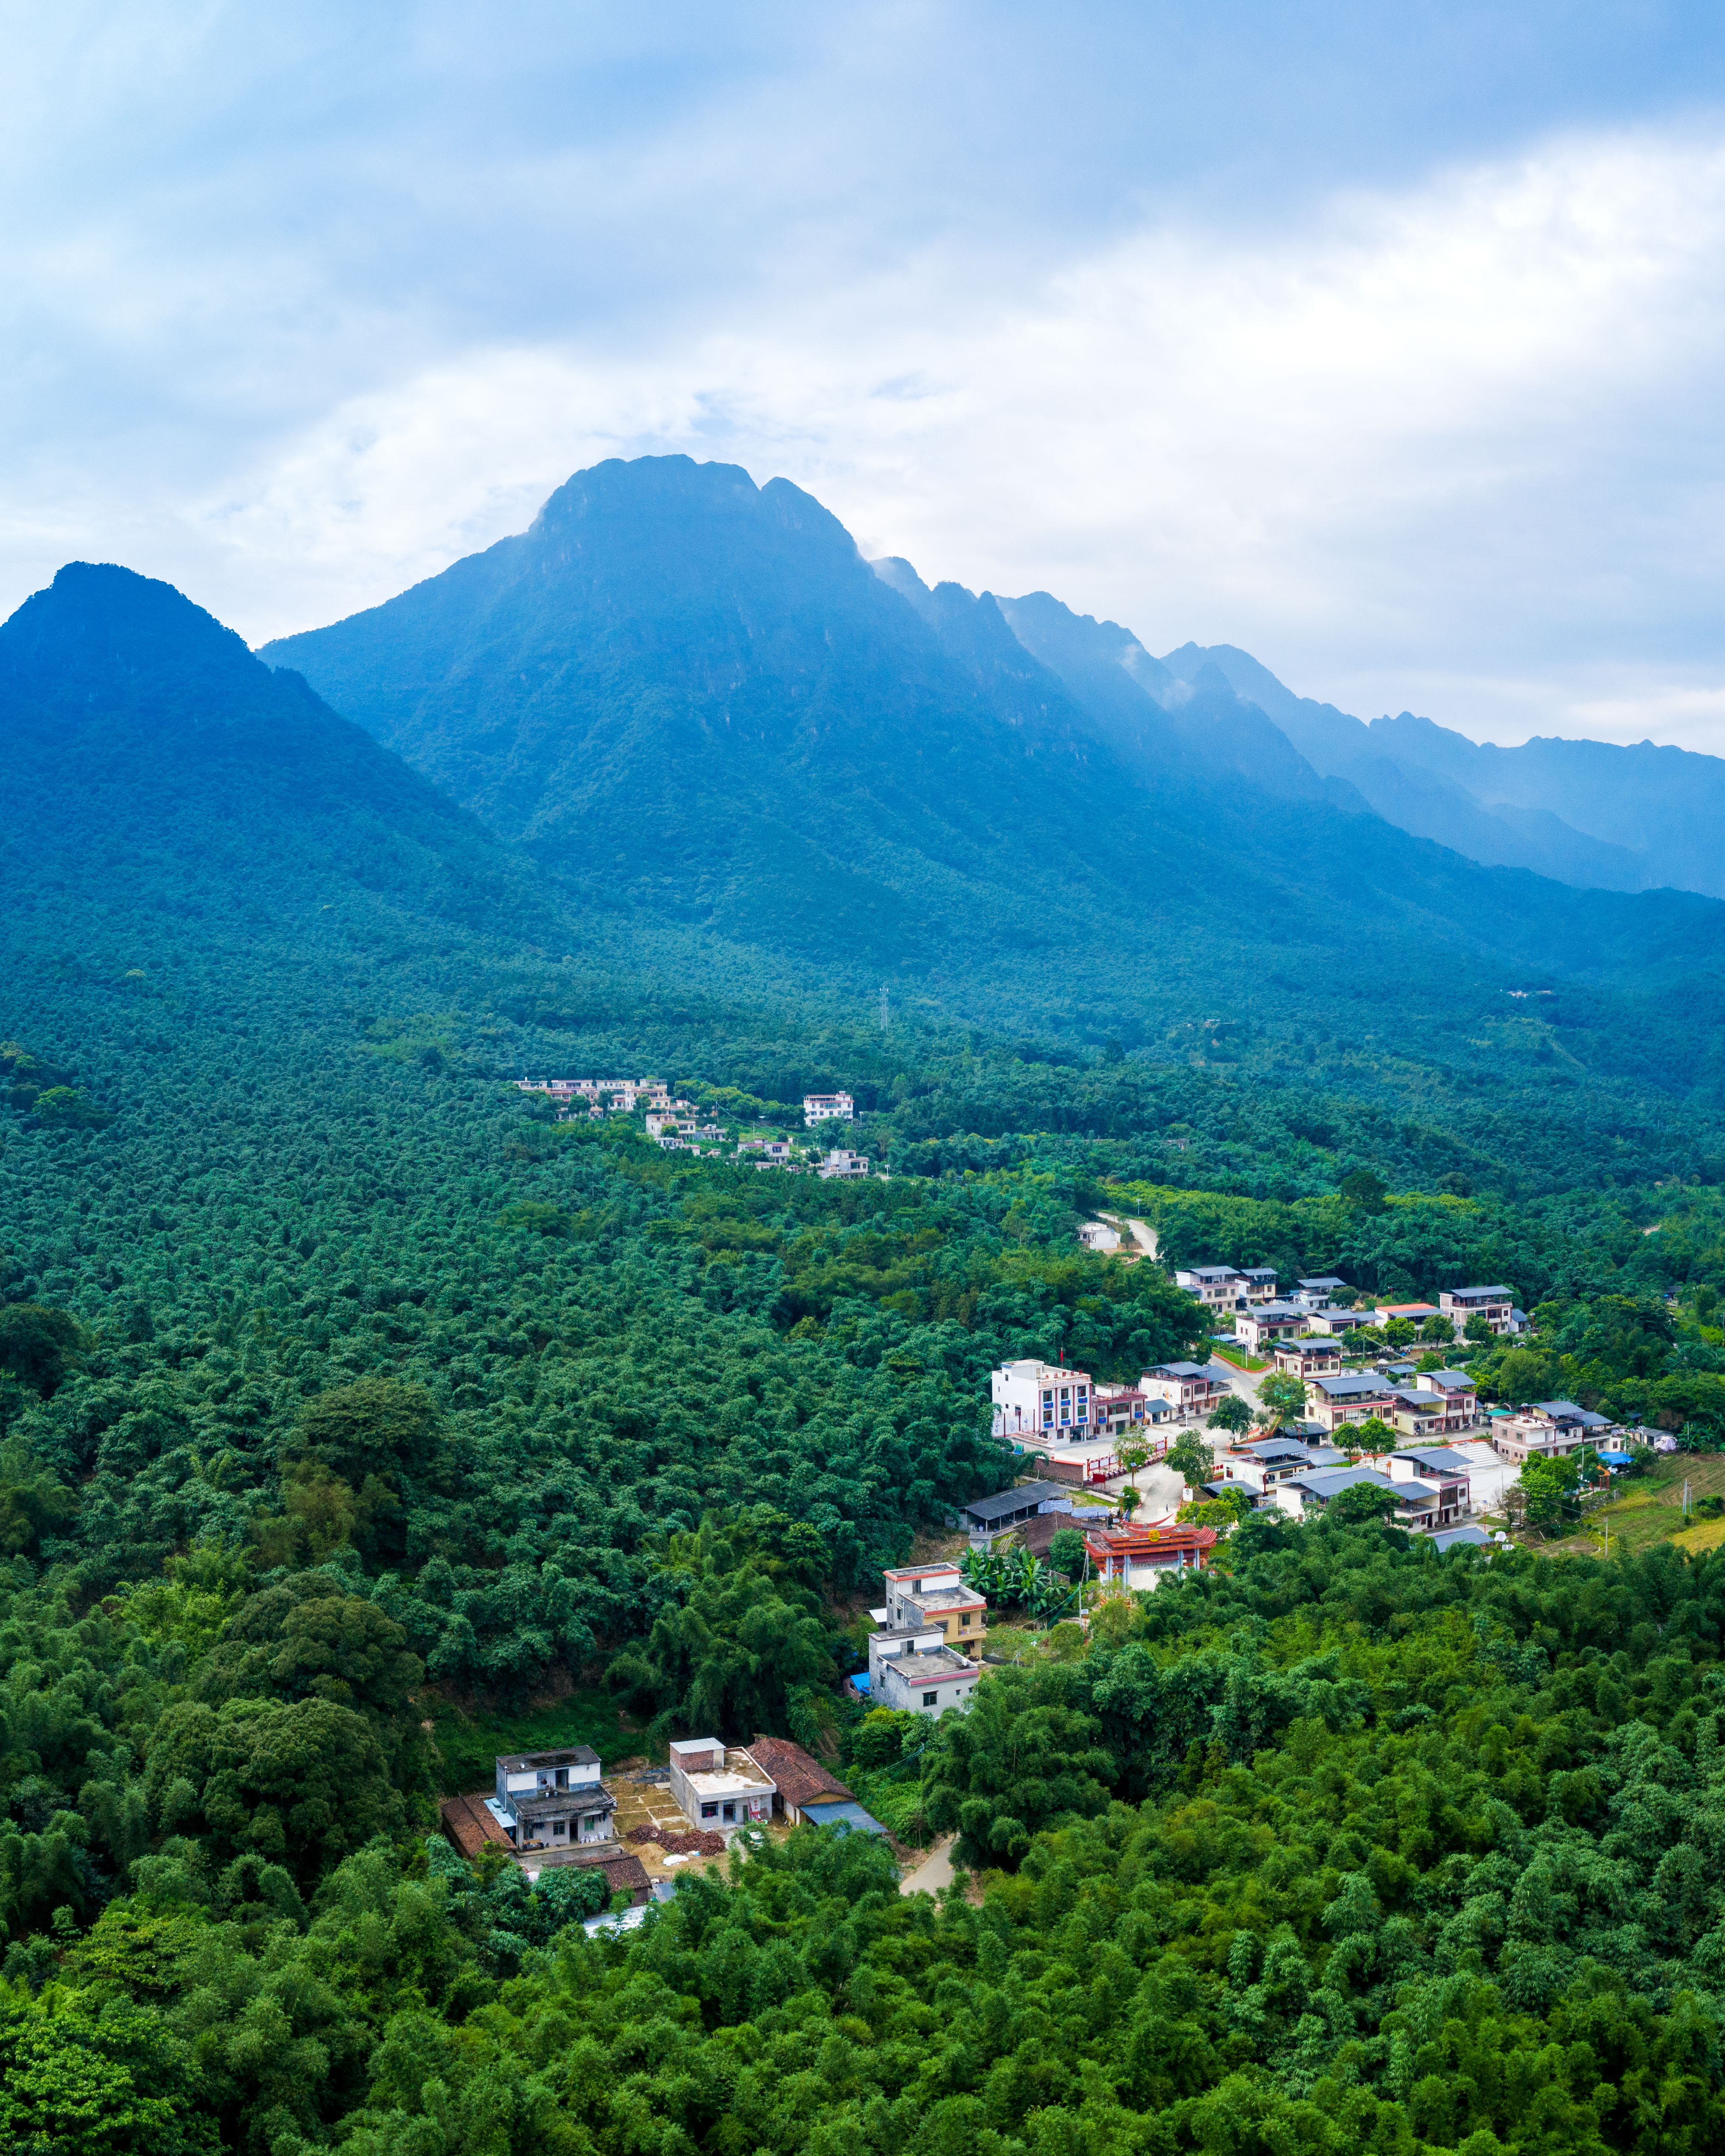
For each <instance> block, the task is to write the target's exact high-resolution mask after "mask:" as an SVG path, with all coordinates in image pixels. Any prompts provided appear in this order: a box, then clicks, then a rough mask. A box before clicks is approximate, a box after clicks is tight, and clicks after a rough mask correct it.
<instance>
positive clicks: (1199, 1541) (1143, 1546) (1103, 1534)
mask: <svg viewBox="0 0 1725 2156" xmlns="http://www.w3.org/2000/svg"><path fill="white" fill-rule="evenodd" d="M1084 1546H1085V1548H1086V1549H1087V1550H1088V1551H1089V1552H1090V1568H1091V1577H1092V1578H1096V1579H1100V1580H1104V1581H1112V1582H1113V1583H1114V1584H1117V1585H1118V1586H1121V1587H1154V1586H1156V1585H1158V1583H1159V1582H1160V1581H1162V1580H1163V1579H1164V1578H1166V1577H1167V1576H1168V1573H1172V1572H1202V1571H1203V1569H1204V1566H1205V1565H1206V1564H1207V1563H1209V1553H1210V1552H1211V1551H1212V1550H1213V1549H1214V1548H1215V1546H1216V1531H1215V1529H1214V1527H1091V1528H1088V1529H1086V1532H1085V1537H1084Z"/></svg>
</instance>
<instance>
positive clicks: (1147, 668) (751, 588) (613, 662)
mask: <svg viewBox="0 0 1725 2156" xmlns="http://www.w3.org/2000/svg"><path fill="white" fill-rule="evenodd" d="M263 655H264V656H265V657H266V658H267V659H269V660H271V661H272V662H275V663H282V664H285V665H290V666H293V667H295V668H297V669H299V670H300V671H302V672H303V673H304V674H305V676H306V677H307V679H308V680H311V682H312V683H313V685H315V686H316V689H317V690H318V692H319V694H320V695H321V696H324V697H325V698H326V700H327V701H329V702H330V704H331V706H333V707H334V708H335V709H336V710H338V711H342V712H343V713H345V714H346V715H347V716H349V717H352V718H353V719H355V720H357V721H358V722H359V723H361V724H362V725H363V726H366V727H367V729H368V730H369V731H371V732H372V733H373V734H374V735H375V736H377V738H378V739H379V740H380V741H382V742H387V743H388V744H389V745H390V746H391V747H393V748H395V749H397V750H398V752H400V753H401V754H402V755H403V756H404V757H406V758H407V759H408V762H411V763H413V765H414V766H415V767H417V768H418V769H419V770H421V771H423V772H424V773H425V774H426V775H427V776H428V777H429V778H431V779H432V780H433V781H434V783H437V784H439V786H442V787H444V788H446V789H447V790H448V791H449V793H452V794H453V795H454V798H456V799H458V800H459V801H460V802H461V803H463V804H464V805H465V806H467V807H470V808H472V809H473V810H474V811H475V813H476V814H478V815H479V816H480V817H481V818H482V819H485V822H486V823H487V824H490V826H491V827H492V828H493V829H495V830H496V831H497V832H498V833H499V834H501V836H503V837H504V838H505V839H511V840H514V841H516V842H518V843H519V844H522V845H524V846H526V848H528V849H529V850H531V852H532V853H533V855H535V856H536V858H537V859H538V860H540V862H541V863H542V865H544V866H545V867H546V868H547V870H549V871H550V872H552V874H553V875H556V876H557V878H558V879H560V880H562V882H563V883H564V884H565V885H566V886H567V887H568V888H570V889H572V891H574V892H576V893H577V894H578V896H579V897H580V899H581V901H582V902H583V903H585V904H587V905H589V906H593V907H597V908H602V909H605V910H608V911H610V912H611V913H613V914H614V916H618V917H619V918H621V919H625V920H626V919H633V920H635V921H640V922H643V923H644V922H647V921H661V922H672V923H676V924H680V925H681V926H682V927H687V928H689V929H691V930H693V931H696V932H699V933H701V934H702V935H706V936H711V937H715V938H716V939H718V945H720V946H723V947H730V948H732V949H739V948H742V947H747V949H749V950H751V951H752V952H758V953H761V954H763V955H765V956H766V957H770V960H771V962H772V963H773V965H776V966H778V967H781V968H784V967H789V968H793V969H798V968H800V969H806V968H809V967H811V966H812V967H814V968H819V969H820V972H821V974H822V977H823V978H829V979H830V980H832V981H834V983H836V982H837V981H838V980H839V979H840V978H843V979H845V980H846V981H849V982H850V983H853V988H852V990H851V991H850V992H855V989H856V988H860V987H861V986H862V985H863V984H864V983H866V982H867V981H869V980H870V979H871V978H872V979H878V978H881V977H883V976H886V975H888V974H891V975H893V976H895V977H897V978H901V979H908V980H911V981H915V982H916V983H919V984H920V986H919V991H918V992H919V993H922V994H923V995H924V996H926V997H927V998H928V999H929V1002H930V1004H931V1006H932V1007H938V1008H940V1009H943V1010H945V1011H947V1013H949V1014H952V1015H954V1016H960V1015H968V1016H970V1017H972V1018H973V1019H988V1020H989V1021H990V1022H993V1021H994V1020H995V1019H998V1014H999V1012H1000V1011H1001V1010H1002V1009H1011V1010H1012V1012H1013V1013H1014V1019H1015V1022H1016V1023H1018V1024H1020V1025H1024V1026H1030V1025H1034V1024H1051V1025H1054V1026H1056V1027H1059V1028H1060V1029H1076V1030H1077V1031H1078V1032H1079V1033H1080V1034H1081V1036H1083V1037H1086V1038H1097V1039H1100V1038H1101V1037H1103V1036H1119V1037H1121V1038H1122V1039H1125V1040H1126V1041H1127V1042H1128V1043H1130V1042H1131V1041H1132V1040H1134V1039H1146V1038H1153V1037H1160V1029H1162V1028H1163V1027H1164V1026H1166V1025H1168V1024H1172V1023H1174V1022H1176V1021H1178V1022H1190V1020H1191V1017H1192V1014H1193V1012H1194V1009H1198V1010H1205V1009H1209V1010H1214V1009H1216V1008H1218V1007H1219V1006H1220V1007H1223V1008H1225V1007H1226V1005H1227V1003H1228V1001H1229V1000H1230V997H1232V996H1234V995H1235V994H1236V993H1240V990H1239V989H1238V988H1237V987H1235V986H1234V985H1231V984H1236V983H1245V982H1246V981H1247V980H1248V979H1249V980H1250V1002H1251V1004H1252V1005H1253V1007H1255V1008H1256V1009H1260V1010H1263V1011H1266V1012H1269V1011H1281V1012H1284V1013H1286V1014H1294V1013H1296V1012H1299V1013H1307V1014H1312V1015H1313V1016H1314V1017H1316V1016H1317V1014H1319V1013H1320V1012H1327V1011H1330V1010H1332V1009H1333V1006H1334V1005H1335V1004H1336V1002H1337V1000H1338V999H1345V1000H1347V1001H1349V1002H1353V1001H1361V1002H1363V1003H1365V1004H1368V1005H1372V1006H1373V1007H1376V1008H1380V1009H1383V1010H1384V1012H1385V1013H1386V1014H1388V1013H1390V1012H1393V1011H1395V1010H1398V1009H1399V1010H1400V1011H1401V1012H1403V1013H1404V1014H1411V1013H1412V1012H1414V1010H1416V1009H1417V1010H1419V1011H1420V1012H1423V1013H1425V1014H1426V1015H1427V1019H1429V1022H1430V1023H1431V1024H1435V1025H1441V1026H1452V1025H1454V1024H1457V1023H1459V1022H1460V1014H1461V1012H1462V1011H1463V1010H1464V1009H1466V1008H1478V1009H1486V1008H1488V1007H1490V1008H1493V1009H1501V1008H1502V1004H1501V1000H1500V999H1501V998H1502V995H1503V993H1504V989H1505V987H1506V986H1507V985H1510V984H1516V985H1520V984H1522V983H1523V982H1524V981H1525V980H1526V979H1527V978H1535V977H1538V978H1539V979H1542V980H1543V979H1545V978H1547V977H1551V978H1556V977H1558V976H1560V975H1561V976H1563V977H1566V978H1570V979H1572V980H1574V979H1580V978H1586V979H1588V980H1589V981H1591V982H1594V983H1596V984H1598V985H1599V987H1600V988H1604V985H1605V984H1606V983H1615V988H1613V990H1612V993H1618V992H1622V993H1627V994H1629V995H1630V996H1631V997H1632V998H1639V997H1640V996H1643V995H1645V994H1648V993H1656V992H1658V990H1659V986H1660V984H1661V983H1666V982H1670V981H1672V980H1674V979H1676V978H1684V979H1685V980H1686V982H1694V981H1695V980H1697V978H1701V977H1702V975H1703V974H1705V973H1708V972H1709V969H1711V968H1714V967H1715V966H1716V965H1717V961H1718V959H1719V957H1720V954H1721V947H1722V937H1721V931H1722V929H1725V913H1722V912H1721V911H1720V910H1719V909H1718V908H1717V906H1710V905H1708V904H1707V903H1706V902H1705V901H1701V900H1697V899H1689V898H1685V897H1682V896H1679V895H1676V894H1666V895H1664V896H1660V897H1649V898H1631V897H1623V896H1615V895H1613V894H1610V893H1607V892H1599V891H1571V890H1566V889H1565V888H1564V887H1563V885H1559V884H1558V883H1555V882H1553V881H1549V880H1539V879H1538V878H1536V877H1532V876H1527V875H1508V874H1507V873H1506V872H1504V871H1502V870H1489V869H1483V868H1481V867H1478V866H1476V865H1474V864H1473V863H1472V862H1471V861H1469V860H1466V859H1464V858H1463V857H1461V855H1458V854H1456V853H1454V852H1450V851H1445V850H1443V849H1441V848H1440V847H1437V846H1435V845H1431V844H1427V843H1425V841H1423V840H1421V839H1417V838H1414V837H1411V836H1409V834H1407V833H1405V832H1404V831H1403V830H1401V829H1398V828H1396V827H1395V826H1394V825H1393V824H1390V823H1389V821H1387V820H1386V819H1384V818H1383V817H1382V816H1380V815H1379V814H1377V813H1376V811H1375V810H1374V809H1373V807H1372V805H1371V804H1370V803H1369V802H1368V799H1367V798H1365V796H1364V794H1363V792H1362V791H1361V790H1360V789H1358V788H1357V787H1356V786H1354V785H1353V784H1352V783H1349V782H1348V780H1347V779H1346V778H1341V777H1338V776H1337V775H1336V774H1334V773H1327V772H1325V771H1322V770H1321V769H1319V768H1317V767H1316V766H1315V765H1314V763H1313V762H1312V761H1311V760H1310V759H1309V758H1308V757H1307V756H1305V755H1304V754H1303V753H1302V752H1301V750H1300V748H1299V747H1298V746H1297V745H1296V744H1295V743H1294V742H1291V740H1290V738H1289V737H1288V734H1287V732H1286V731H1285V729H1284V728H1283V727H1282V726H1281V725H1280V724H1279V723H1277V722H1276V721H1274V720H1273V718H1272V717H1271V716H1266V713H1265V712H1264V711H1262V710H1261V709H1260V707H1259V706H1258V705H1257V703H1256V702H1255V701H1253V700H1251V699H1250V698H1248V697H1245V696H1241V695H1240V693H1238V691H1237V690H1236V688H1235V685H1234V684H1233V683H1232V682H1231V681H1230V679H1229V677H1228V675H1227V673H1226V671H1225V670H1224V669H1223V668H1222V667H1221V666H1220V665H1217V664H1213V663H1209V662H1206V663H1204V664H1203V665H1197V666H1195V667H1194V668H1193V669H1192V671H1191V678H1189V679H1186V678H1183V677H1182V676H1181V675H1178V674H1177V673H1176V672H1175V671H1174V670H1173V669H1172V668H1168V667H1165V666H1163V665H1162V664H1161V663H1160V662H1158V661H1157V660H1154V659H1153V658H1152V657H1151V656H1150V654H1148V653H1147V652H1144V651H1143V650H1142V646H1141V645H1139V644H1137V639H1133V638H1132V637H1131V636H1130V634H1128V633H1127V631H1125V630H1123V629H1120V628H1119V627H1118V626H1117V624H1097V623H1096V622H1093V621H1091V620H1089V619H1086V618H1083V617H1079V616H1076V615H1074V614H1072V613H1070V610H1069V609H1067V608H1064V607H1062V606H1060V603H1058V602H1057V601H1055V600H1054V599H1052V598H1049V597H1048V596H1047V595H1046V594H1033V595H1031V596H1030V597H1029V598H1024V599H999V598H996V597H995V596H994V595H993V594H991V593H981V594H974V593H970V592H968V591H966V590H964V589H963V588H962V587H960V586H958V585H957V584H950V583H943V584H939V585H937V586H935V587H933V588H930V587H928V586H927V585H926V584H924V583H922V579H921V578H920V577H917V576H916V572H915V571H914V570H913V569H912V568H911V567H910V565H909V564H908V563H906V562H898V561H888V562H880V563H875V564H873V565H870V564H869V563H868V562H865V561H864V559H863V558H862V557H861V556H860V553H859V552H858V551H857V548H856V547H855V543H854V542H853V541H852V540H851V538H850V535H849V534H848V533H847V532H846V531H845V529H844V527H843V526H841V525H840V524H839V522H838V521H837V519H835V518H834V517H833V516H831V515H830V514H829V512H828V511H826V510H825V509H824V508H823V507H822V506H821V505H820V504H819V502H817V501H815V500H813V499H812V498H811V497H810V496H809V495H806V494H804V493H803V492H802V491H801V490H800V489H798V488H797V487H795V486H793V485H790V484H789V483H788V481H785V480H772V481H770V482H768V484H767V485H765V486H762V487H757V486H756V485H755V483H754V481H753V480H752V479H751V478H750V477H749V475H747V473H746V472H744V471H742V470H740V469H738V468H737V467H734V466H726V465H697V464H696V463H694V462H693V461H692V460H691V459H688V458H685V457H665V458H644V459H638V460H636V461H634V462H631V463H624V462H622V461H620V460H612V461H610V462H608V463H606V464H603V465H598V466H595V467H594V468H593V469H592V470H588V471H585V472H581V473H578V474H577V475H575V476H574V477H573V478H572V480H570V481H569V482H568V483H567V485H564V486H562V487H560V488H559V489H558V490H557V491H556V493H554V494H553V495H552V496H551V497H550V499H549V500H547V503H546V505H545V506H544V509H543V510H542V512H541V514H540V515H539V516H538V517H536V519H535V521H534V522H533V524H532V526H531V527H530V529H529V530H528V531H525V532H523V533H521V534H520V535H518V536H516V537H513V538H510V539H506V540H504V541H501V542H499V543H498V544H497V545H496V546H494V547H490V548H489V549H487V550H486V552H485V553H483V554H481V555H477V556H474V557H470V558H469V559H467V560H465V561H463V562H457V563H456V564H454V566H453V567H451V568H449V569H448V570H446V571H444V572H443V573H442V574H441V575H440V576H438V577H432V578H429V579H428V580H427V581H426V582H425V583H422V584H419V585H417V586H415V587H414V588H413V589H412V590H410V591H408V592H405V593H402V594H401V595H400V596H399V597H398V598H394V599H392V600H389V601H388V602H386V603H384V604H382V606H378V607H375V608H371V609H369V610H368V611H367V612H366V613H361V614H357V615H355V616H352V618H350V619H347V620H346V621H342V622H338V623H335V624H331V626H329V627H327V628H326V629H316V630H311V631H307V632H305V634H300V635H296V636H293V637H288V638H284V639H280V641H278V642H276V643H275V644H270V645H269V646H267V647H266V648H265V650H264V654H263ZM1344 954H1345V963H1343V964H1341V965H1338V963H1337V960H1338V957H1343V956H1344ZM1624 1023H1625V1017H1624V1015H1623V1014H1621V1013H1620V1014H1618V1015H1617V1016H1615V1017H1614V1018H1613V1019H1611V1020H1610V1021H1609V1025H1607V1026H1606V1027H1604V1029H1603V1030H1604V1031H1605V1032H1609V1031H1610V1030H1611V1029H1617V1028H1620V1027H1621V1026H1622V1024H1624ZM1145 1029H1150V1031H1149V1033H1147V1032H1146V1030H1145Z"/></svg>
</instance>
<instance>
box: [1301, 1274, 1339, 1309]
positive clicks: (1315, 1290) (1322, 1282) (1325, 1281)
mask: <svg viewBox="0 0 1725 2156" xmlns="http://www.w3.org/2000/svg"><path fill="white" fill-rule="evenodd" d="M1346 1286H1348V1282H1347V1281H1345V1280H1343V1279H1341V1278H1339V1277H1338V1276H1337V1275H1336V1274H1335V1273H1314V1274H1313V1275H1312V1277H1311V1279H1309V1280H1297V1281H1295V1282H1294V1292H1293V1294H1292V1295H1291V1296H1289V1298H1288V1300H1289V1301H1291V1302H1301V1303H1304V1304H1305V1306H1306V1307H1307V1309H1308V1310H1322V1308H1323V1306H1325V1304H1326V1303H1327V1302H1328V1301H1329V1299H1330V1297H1331V1296H1332V1295H1333V1294H1334V1293H1335V1292H1336V1290H1337V1288H1338V1287H1346Z"/></svg>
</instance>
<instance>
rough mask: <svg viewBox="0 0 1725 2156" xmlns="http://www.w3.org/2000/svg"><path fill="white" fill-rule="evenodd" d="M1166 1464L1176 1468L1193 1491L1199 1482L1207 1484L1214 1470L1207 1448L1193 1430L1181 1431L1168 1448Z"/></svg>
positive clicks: (1212, 1456) (1213, 1462)
mask: <svg viewBox="0 0 1725 2156" xmlns="http://www.w3.org/2000/svg"><path fill="white" fill-rule="evenodd" d="M1168 1466H1170V1467H1174V1468H1178V1470H1179V1471H1180V1473H1181V1475H1182V1476H1184V1478H1185V1480H1186V1481H1188V1482H1189V1483H1190V1484H1191V1485H1192V1486H1193V1487H1194V1489H1196V1488H1197V1486H1198V1485H1199V1483H1200V1482H1208V1481H1209V1479H1210V1476H1211V1474H1212V1473H1213V1472H1214V1468H1215V1460H1214V1455H1212V1453H1211V1451H1210V1449H1209V1446H1208V1445H1206V1444H1205V1443H1204V1440H1203V1439H1202V1438H1201V1437H1200V1436H1199V1435H1198V1433H1197V1431H1196V1430H1182V1431H1181V1433H1180V1435H1178V1437H1177V1438H1176V1439H1175V1440H1174V1441H1173V1444H1172V1445H1170V1446H1169V1447H1168Z"/></svg>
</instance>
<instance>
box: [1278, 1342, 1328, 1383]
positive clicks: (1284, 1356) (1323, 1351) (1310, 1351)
mask: <svg viewBox="0 0 1725 2156" xmlns="http://www.w3.org/2000/svg"><path fill="white" fill-rule="evenodd" d="M1271 1359H1272V1360H1273V1361H1274V1363H1275V1364H1276V1368H1277V1369H1278V1370H1280V1371H1281V1373H1282V1375H1283V1376H1284V1377H1288V1378H1315V1377H1330V1376H1332V1375H1333V1374H1334V1373H1336V1372H1337V1370H1339V1369H1340V1368H1341V1367H1342V1343H1341V1342H1340V1341H1339V1340H1326V1339H1322V1338H1320V1337H1314V1336H1312V1335H1310V1334H1307V1333H1296V1335H1295V1336H1294V1337H1292V1338H1291V1339H1282V1340H1278V1341H1277V1342H1276V1346H1275V1347H1274V1349H1273V1350H1272V1351H1271Z"/></svg>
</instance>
